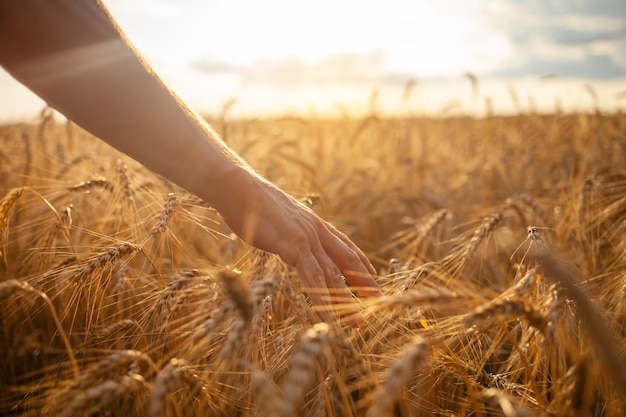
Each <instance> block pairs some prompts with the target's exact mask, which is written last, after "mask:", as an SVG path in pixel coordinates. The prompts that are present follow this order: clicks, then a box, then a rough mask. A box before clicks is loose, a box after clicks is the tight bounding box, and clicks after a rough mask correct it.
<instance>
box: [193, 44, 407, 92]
mask: <svg viewBox="0 0 626 417" xmlns="http://www.w3.org/2000/svg"><path fill="white" fill-rule="evenodd" d="M192 67H193V69H195V70H196V71H200V72H202V73H204V74H207V75H211V74H216V73H225V72H228V73H231V74H236V75H237V76H238V77H239V80H240V82H241V83H242V84H272V85H280V86H283V87H293V86H302V85H308V86H315V85H329V84H373V83H389V82H398V83H404V82H406V81H407V79H409V78H410V77H409V76H405V75H402V74H397V73H394V72H392V71H390V70H388V69H387V68H386V67H385V56H384V53H383V52H381V51H374V52H371V53H352V52H351V53H340V54H332V55H328V56H326V57H325V58H323V59H321V60H320V61H318V62H314V63H308V62H305V61H303V60H302V59H300V58H298V57H287V58H278V59H259V60H256V61H254V62H252V63H250V64H249V65H232V64H228V63H223V62H215V61H211V60H199V61H196V62H194V63H193V64H192Z"/></svg>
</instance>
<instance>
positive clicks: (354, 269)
mask: <svg viewBox="0 0 626 417" xmlns="http://www.w3.org/2000/svg"><path fill="white" fill-rule="evenodd" d="M330 230H331V231H334V229H333V228H332V227H331V228H330ZM321 242H322V246H323V247H324V250H325V252H326V253H327V254H328V257H330V259H331V260H332V262H333V263H334V265H336V267H337V268H339V270H340V271H341V272H342V274H343V276H345V277H346V281H348V282H349V283H350V284H351V285H352V286H353V287H354V289H355V290H356V291H357V293H358V295H359V296H360V297H365V298H370V297H380V296H382V295H383V294H382V292H381V291H380V288H379V287H378V284H377V283H376V281H375V280H374V278H373V276H372V275H375V273H376V270H375V269H374V267H373V266H372V264H371V263H370V262H369V260H368V259H367V258H366V257H365V255H364V254H363V253H362V252H361V250H360V249H359V248H358V247H357V246H356V245H355V244H354V243H352V241H350V239H348V238H347V237H346V236H345V235H344V234H343V233H341V232H338V231H334V233H333V234H332V235H327V236H325V237H324V238H323V239H321Z"/></svg>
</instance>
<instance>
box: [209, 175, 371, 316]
mask: <svg viewBox="0 0 626 417" xmlns="http://www.w3.org/2000/svg"><path fill="white" fill-rule="evenodd" d="M229 184H230V185H229ZM220 188H223V192H222V200H221V208H220V207H217V208H218V211H220V213H221V214H222V216H223V217H224V219H225V221H226V223H227V224H228V225H229V227H230V228H231V229H232V230H233V231H234V232H235V233H236V234H237V235H238V236H240V237H241V238H242V239H244V240H245V241H246V242H248V243H250V244H252V245H254V246H256V247H257V248H259V249H262V250H265V251H267V252H272V253H276V254H278V255H279V256H280V257H281V258H282V259H283V260H284V261H285V262H286V263H288V264H289V265H292V266H294V267H295V268H296V270H297V271H298V274H299V275H300V278H301V279H302V284H303V287H304V289H305V291H306V292H307V294H308V295H309V297H310V298H311V301H312V302H313V306H314V309H315V311H316V312H317V314H318V315H319V316H320V318H321V319H322V320H324V321H332V320H333V310H336V311H337V313H339V315H340V316H342V317H344V318H345V319H346V320H347V321H348V323H349V324H351V325H359V324H361V323H362V321H363V317H362V316H361V314H360V313H359V310H358V307H357V305H356V303H355V301H354V300H353V298H352V293H351V291H350V289H349V288H348V287H347V285H346V282H345V281H347V282H348V283H350V285H351V286H352V288H353V289H355V290H356V292H357V294H358V295H359V296H362V297H378V296H381V295H382V292H381V291H380V288H379V287H378V284H377V283H376V281H375V280H374V278H373V276H374V275H375V274H376V270H375V269H374V267H373V266H372V264H371V263H370V262H369V261H368V259H367V257H366V256H365V254H363V252H362V251H361V250H360V249H359V248H358V247H357V246H356V245H355V244H354V243H353V242H352V241H350V239H349V238H348V237H347V236H346V235H345V234H343V233H341V232H339V231H338V230H336V229H335V228H334V227H333V226H332V225H330V224H329V223H327V222H325V221H324V220H322V219H321V218H320V217H318V216H317V214H315V213H314V212H313V211H312V210H310V209H309V208H308V207H306V206H304V205H303V204H302V203H300V202H298V201H296V200H295V199H294V198H292V197H290V196H289V195H287V194H285V193H284V192H283V191H281V190H280V189H278V188H277V187H275V186H274V185H273V184H271V183H269V182H267V181H266V180H264V179H262V178H260V177H258V176H256V175H254V174H253V173H251V172H249V171H247V170H241V171H240V172H237V173H233V174H231V175H230V176H229V178H228V179H227V180H226V181H224V182H223V183H222V184H221V185H220ZM342 276H343V277H345V281H344V279H343V277H342Z"/></svg>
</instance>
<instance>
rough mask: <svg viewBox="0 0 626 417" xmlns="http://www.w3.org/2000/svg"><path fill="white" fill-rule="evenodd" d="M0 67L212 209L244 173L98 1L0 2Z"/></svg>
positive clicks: (212, 133) (242, 167) (96, 134)
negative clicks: (226, 182) (230, 179)
mask: <svg viewBox="0 0 626 417" xmlns="http://www.w3.org/2000/svg"><path fill="white" fill-rule="evenodd" d="M0 64H2V65H3V66H4V67H5V68H6V69H7V70H8V71H9V72H10V73H11V74H12V75H13V76H15V77H16V78H17V79H18V80H20V81H21V82H23V83H24V84H25V85H26V86H28V87H29V88H31V89H32V90H33V91H35V92H36V93H37V94H38V95H39V96H40V97H42V98H43V99H44V100H45V101H47V102H48V103H49V104H50V105H52V106H53V107H55V108H56V109H58V110H59V111H60V112H61V113H63V114H64V115H65V116H67V117H68V118H69V119H71V120H72V121H74V122H75V123H77V124H78V125H80V126H81V127H83V128H85V129H86V130H88V131H89V132H91V133H93V134H94V135H95V136H97V137H99V138H101V139H103V140H105V141H107V142H108V143H109V144H111V145H112V146H114V147H115V148H117V149H119V150H120V151H122V152H124V153H126V154H127V155H129V156H131V157H132V158H134V159H136V160H137V161H139V162H141V163H142V164H144V165H145V166H146V167H148V168H149V169H151V170H153V171H155V172H157V173H159V174H161V175H163V176H165V177H166V178H168V179H170V180H172V181H174V182H176V183H177V184H178V185H180V186H182V187H184V188H186V189H188V190H189V191H191V192H193V193H195V194H197V195H199V196H200V197H202V198H205V199H207V201H209V202H210V203H215V202H216V197H217V196H216V195H215V193H219V192H221V190H219V188H220V187H219V184H220V182H221V180H222V179H223V178H224V177H225V176H226V175H229V174H230V173H232V172H234V171H239V170H241V169H245V170H246V171H247V170H248V168H247V166H246V165H245V163H243V162H242V161H241V160H240V159H239V158H238V157H237V156H235V155H234V154H233V153H232V152H231V151H230V150H229V149H228V148H227V147H226V146H224V144H223V143H222V142H221V140H220V139H219V138H218V137H217V135H216V134H215V133H214V132H213V131H212V130H211V129H210V128H209V127H208V126H207V125H206V124H205V123H204V122H202V121H201V120H200V119H199V118H198V117H197V116H196V115H195V114H194V113H192V112H191V111H189V109H188V108H187V107H186V106H185V105H184V104H183V103H182V102H181V101H180V100H179V99H178V98H177V97H176V95H175V94H174V93H172V92H171V91H170V90H169V89H168V88H166V87H165V86H164V85H163V84H162V82H161V81H160V79H159V78H158V77H157V76H156V75H155V74H154V73H153V72H152V71H151V70H150V68H149V66H148V65H147V64H146V63H145V62H144V61H143V60H142V59H141V57H140V56H139V54H138V53H136V51H135V50H134V49H133V47H132V46H131V45H130V43H129V42H128V41H127V40H126V39H125V38H124V37H123V35H121V33H120V31H119V30H118V29H117V28H116V27H115V25H114V23H113V21H112V19H111V18H110V17H109V16H108V14H107V13H106V12H105V10H104V9H103V8H102V7H101V6H100V5H99V4H98V3H97V2H96V1H95V0H89V1H88V0H82V1H80V0H47V1H34V0H3V2H0ZM238 176H241V174H240V175H238Z"/></svg>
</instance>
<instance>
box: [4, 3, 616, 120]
mask: <svg viewBox="0 0 626 417" xmlns="http://www.w3.org/2000/svg"><path fill="white" fill-rule="evenodd" d="M105 4H106V5H107V7H108V8H109V9H110V11H111V13H112V14H113V16H114V17H115V19H116V20H117V21H118V23H119V24H120V26H121V27H122V29H123V30H124V31H125V32H126V34H127V36H128V37H129V38H130V40H131V41H132V42H133V43H134V44H135V46H136V47H137V48H138V50H139V51H140V52H141V53H142V54H143V55H144V56H145V57H146V59H147V60H148V62H149V63H150V65H151V66H152V67H153V68H154V69H155V70H156V72H157V73H158V74H159V75H160V76H161V77H162V78H163V79H164V80H165V81H166V82H167V83H168V84H169V85H170V86H171V87H172V88H173V89H174V91H176V92H177V93H178V94H179V95H180V96H181V97H182V98H183V99H184V100H185V101H186V102H188V103H189V104H190V106H191V107H192V108H194V109H195V110H197V111H199V112H201V113H204V114H209V115H218V114H219V113H220V112H222V111H223V110H224V109H226V108H227V107H226V106H225V105H226V103H230V104H231V106H229V107H228V111H229V115H230V116H233V117H236V116H243V117H250V116H257V115H266V114H273V115H276V114H278V115H284V114H292V115H304V116H307V115H309V116H310V115H320V116H323V115H360V114H364V113H368V112H371V111H378V112H385V113H402V114H415V115H443V114H450V113H453V114H456V113H468V114H473V115H478V116H480V115H484V114H486V112H487V111H488V110H489V109H492V110H493V111H495V112H496V113H511V112H517V111H530V110H536V111H542V112H550V111H554V110H555V109H557V108H558V109H561V110H564V111H578V110H582V111H591V110H592V109H594V108H599V109H600V110H602V111H607V112H608V111H616V110H618V109H621V110H626V2H625V1H624V0H553V1H545V0H544V1H541V0H474V1H463V0H439V1H425V0H385V1H384V2H383V1H370V0H360V1H357V0H317V1H315V2H313V1H306V2H305V1H294V0H291V1H289V0H264V1H254V0H105ZM0 91H1V92H2V94H0V121H1V120H11V119H16V118H26V119H28V118H32V117H35V116H34V115H36V114H37V113H38V112H39V111H40V110H41V108H42V107H43V105H44V103H43V102H42V101H40V100H39V99H38V98H36V97H35V96H33V95H32V94H31V93H30V92H29V91H28V90H26V89H25V88H24V87H22V86H21V85H19V84H18V83H17V82H16V81H14V80H13V79H12V78H11V77H10V76H9V75H8V74H6V73H4V72H0ZM233 103H234V104H233Z"/></svg>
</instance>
